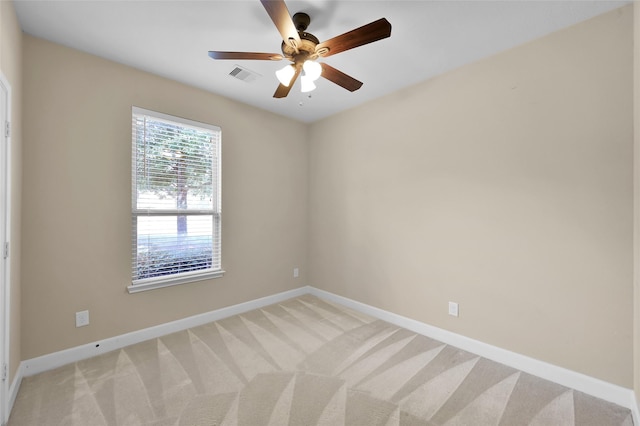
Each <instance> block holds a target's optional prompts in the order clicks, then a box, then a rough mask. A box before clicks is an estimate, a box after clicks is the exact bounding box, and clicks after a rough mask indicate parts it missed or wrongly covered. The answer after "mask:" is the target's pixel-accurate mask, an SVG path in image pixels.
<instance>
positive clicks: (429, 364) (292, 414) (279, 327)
mask: <svg viewBox="0 0 640 426" xmlns="http://www.w3.org/2000/svg"><path fill="white" fill-rule="evenodd" d="M632 424H633V423H632V417H631V414H630V412H629V410H628V409H625V408H622V407H619V406H616V405H613V404H609V403H607V402H604V401H601V400H598V399H596V398H593V397H590V396H587V395H585V394H583V393H580V392H577V391H574V390H571V389H568V388H565V387H563V386H560V385H557V384H554V383H551V382H548V381H545V380H542V379H539V378H537V377H534V376H531V375H529V374H526V373H523V372H520V371H517V370H514V369H512V368H509V367H506V366H504V365H501V364H497V363H495V362H492V361H489V360H487V359H484V358H481V357H478V356H476V355H474V354H471V353H468V352H465V351H462V350H459V349H456V348H454V347H451V346H449V345H445V344H443V343H440V342H437V341H435V340H432V339H429V338H426V337H424V336H421V335H418V334H416V333H413V332H410V331H408V330H405V329H402V328H398V327H396V326H394V325H391V324H388V323H385V322H382V321H379V320H375V319H373V318H370V317H367V316H365V315H362V314H360V313H357V312H354V311H350V310H348V309H346V308H343V307H340V306H337V305H334V304H331V303H328V302H326V301H323V300H321V299H318V298H316V297H313V296H303V297H300V298H296V299H291V300H288V301H286V302H283V303H280V304H277V305H272V306H269V307H266V308H263V309H259V310H255V311H251V312H248V313H245V314H242V315H237V316H234V317H230V318H227V319H224V320H221V321H217V322H214V323H210V324H206V325H203V326H200V327H196V328H192V329H190V330H187V331H183V332H179V333H175V334H171V335H168V336H166V337H163V338H160V339H155V340H151V341H147V342H143V343H140V344H137V345H133V346H130V347H127V348H124V349H121V350H118V351H114V352H111V353H107V354H104V355H101V356H98V357H95V358H92V359H89V360H85V361H81V362H78V363H75V364H72V365H68V366H65V367H61V368H58V369H56V370H53V371H49V372H45V373H42V374H38V375H36V376H32V377H28V378H25V379H24V381H23V383H22V386H21V388H20V391H19V393H18V396H17V399H16V403H15V406H14V409H13V412H12V414H11V418H10V420H9V426H19V425H38V426H40V425H82V426H98V425H154V426H169V425H171V426H173V425H180V426H182V425H201V426H204V425H216V426H232V425H233V426H235V425H238V426H259V425H265V426H267V425H274V426H275V425H294V426H311V425H323V426H324V425H327V426H328V425H362V426H375V425H380V426H392V425H394V426H395V425H402V426H405V425H406V426H409V425H430V426H431V425H447V426H449V425H505V426H513V425H543V426H550V425H553V426H555V425H594V426H607V425H616V426H620V425H624V426H630V425H632Z"/></svg>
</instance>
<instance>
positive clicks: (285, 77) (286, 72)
mask: <svg viewBox="0 0 640 426" xmlns="http://www.w3.org/2000/svg"><path fill="white" fill-rule="evenodd" d="M295 73H296V70H295V69H294V68H293V65H287V66H286V67H284V68H282V69H279V70H278V71H276V77H278V81H279V82H280V83H281V84H282V85H283V86H287V87H289V84H291V78H293V75H294V74H295Z"/></svg>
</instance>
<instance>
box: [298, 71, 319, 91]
mask: <svg viewBox="0 0 640 426" xmlns="http://www.w3.org/2000/svg"><path fill="white" fill-rule="evenodd" d="M300 85H301V88H300V91H301V92H303V93H306V92H311V91H312V90H315V88H316V85H315V84H314V83H313V79H311V78H310V77H309V76H308V75H303V76H302V77H301V78H300Z"/></svg>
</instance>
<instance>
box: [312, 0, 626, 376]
mask: <svg viewBox="0 0 640 426" xmlns="http://www.w3.org/2000/svg"><path fill="white" fill-rule="evenodd" d="M632 23H633V13H632V8H631V7H630V6H629V7H626V8H623V9H620V10H616V11H613V12H611V13H608V14H605V15H602V16H600V17H597V18H595V19H593V20H590V21H587V22H585V23H582V24H579V25H577V26H574V27H571V28H569V29H566V30H563V31H560V32H557V33H554V34H552V35H550V36H547V37H545V38H542V39H539V40H537V41H534V42H531V43H529V44H526V45H524V46H521V47H518V48H515V49H513V50H510V51H507V52H504V53H501V54H499V55H496V56H494V57H491V58H488V59H486V60H483V61H480V62H478V63H475V64H472V65H468V66H465V67H462V68H460V69H458V70H455V71H453V72H450V73H447V74H445V75H442V76H440V77H437V78H434V79H432V80H430V81H427V82H424V83H422V84H419V85H416V86H414V87H411V88H409V89H407V90H404V91H401V92H399V93H395V94H392V95H389V96H386V97H384V98H382V99H379V100H376V101H374V102H371V103H369V104H367V105H365V106H362V107H360V108H357V109H354V110H351V111H349V112H346V113H343V114H340V115H338V116H334V117H331V118H328V119H326V120H323V121H321V122H318V123H315V124H313V125H311V128H310V144H311V145H310V178H309V179H310V194H311V195H310V196H311V200H310V251H309V259H310V268H311V273H310V278H309V284H311V285H313V286H316V287H319V288H321V289H324V290H327V291H330V292H334V293H337V294H340V295H343V296H346V297H349V298H352V299H355V300H358V301H361V302H364V303H367V304H370V305H373V306H377V307H380V308H383V309H386V310H389V311H392V312H395V313H398V314H401V315H404V316H407V317H410V318H414V319H417V320H419V321H423V322H426V323H428V324H432V325H434V326H437V327H441V328H444V329H447V330H451V331H453V332H455V333H460V334H462V335H465V336H468V337H470V338H473V339H477V340H480V341H483V342H486V343H489V344H492V345H496V346H499V347H502V348H506V349H509V350H512V351H515V352H518V353H521V354H525V355H528V356H531V357H533V358H537V359H540V360H543V361H547V362H550V363H552V364H556V365H559V366H562V367H566V368H569V369H572V370H575V371H579V372H582V373H585V374H588V375H591V376H593V377H597V378H600V379H603V380H606V381H609V382H612V383H616V384H618V385H621V386H625V387H628V388H631V387H632V386H633V379H632V377H633V361H632V350H633V345H632V342H633V338H632V327H633V326H632V316H633V302H632V300H633V285H632V282H633V276H632V275H633V263H632V262H633V260H632V255H633V250H632V249H633V247H632V246H633V238H632V235H633V217H632V215H633V188H632V182H633V181H632V172H633V163H632V156H633V117H632V106H633V105H632V102H633V96H632V81H633V77H632V61H633V55H632V51H633V44H632V42H633V37H632V28H633V25H632ZM448 301H456V302H458V303H459V304H460V317H459V318H454V317H450V316H448V315H447V302H448Z"/></svg>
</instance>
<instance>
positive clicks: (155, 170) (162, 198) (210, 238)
mask: <svg viewBox="0 0 640 426" xmlns="http://www.w3.org/2000/svg"><path fill="white" fill-rule="evenodd" d="M131 115H132V120H131V121H132V122H131V125H132V143H131V145H132V150H131V151H132V161H131V163H132V166H131V170H132V178H131V182H132V245H133V250H132V252H133V256H132V282H131V286H129V287H128V290H129V292H130V293H134V292H138V291H142V290H149V289H152V288H159V287H166V286H169V285H175V284H182V283H185V282H191V281H198V280H203V279H209V278H217V277H220V276H222V274H223V273H224V271H222V267H221V258H220V257H221V256H220V246H221V239H220V220H221V218H220V213H221V210H220V141H221V131H220V128H218V127H216V126H211V125H209V124H203V123H197V122H194V121H190V120H185V119H183V118H178V117H172V116H169V115H165V114H161V113H157V112H153V111H148V110H144V109H141V108H137V107H133V108H132V114H131Z"/></svg>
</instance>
